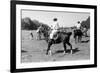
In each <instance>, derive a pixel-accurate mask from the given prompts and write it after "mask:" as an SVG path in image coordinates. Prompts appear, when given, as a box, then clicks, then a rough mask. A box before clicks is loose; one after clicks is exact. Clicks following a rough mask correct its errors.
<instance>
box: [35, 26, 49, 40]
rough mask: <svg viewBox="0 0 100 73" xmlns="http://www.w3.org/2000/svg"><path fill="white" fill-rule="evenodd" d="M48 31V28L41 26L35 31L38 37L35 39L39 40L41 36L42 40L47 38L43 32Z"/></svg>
mask: <svg viewBox="0 0 100 73" xmlns="http://www.w3.org/2000/svg"><path fill="white" fill-rule="evenodd" d="M48 29H50V27H49V26H45V25H41V26H40V27H39V28H38V29H37V31H36V33H37V35H38V36H37V39H39V40H41V37H42V35H43V36H44V38H46V37H47V33H45V32H44V31H43V30H48ZM41 30H42V31H41ZM43 32H44V33H43Z"/></svg>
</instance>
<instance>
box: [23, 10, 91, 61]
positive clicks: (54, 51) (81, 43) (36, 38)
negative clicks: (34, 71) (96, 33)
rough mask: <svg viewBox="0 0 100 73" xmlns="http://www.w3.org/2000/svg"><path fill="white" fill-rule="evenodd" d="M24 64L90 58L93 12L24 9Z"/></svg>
mask: <svg viewBox="0 0 100 73" xmlns="http://www.w3.org/2000/svg"><path fill="white" fill-rule="evenodd" d="M21 14H22V15H21V16H22V17H21V62H22V63H24V62H48V61H52V62H53V61H68V60H73V61H74V60H89V59H90V18H91V17H90V13H86V12H67V11H65V12H63V11H62V12H59V11H45V10H44V11H34V10H21Z"/></svg>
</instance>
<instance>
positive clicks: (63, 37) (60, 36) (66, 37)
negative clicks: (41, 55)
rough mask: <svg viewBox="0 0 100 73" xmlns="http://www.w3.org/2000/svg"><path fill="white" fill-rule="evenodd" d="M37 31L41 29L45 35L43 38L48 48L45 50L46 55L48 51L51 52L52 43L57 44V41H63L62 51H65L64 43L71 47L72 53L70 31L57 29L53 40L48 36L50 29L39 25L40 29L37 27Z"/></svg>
mask: <svg viewBox="0 0 100 73" xmlns="http://www.w3.org/2000/svg"><path fill="white" fill-rule="evenodd" d="M39 31H41V32H42V33H43V35H44V37H45V40H46V41H47V43H48V48H47V52H46V54H47V55H48V54H49V52H50V54H51V50H50V47H51V46H52V45H53V44H59V43H63V47H64V53H67V49H66V44H67V45H69V46H70V48H71V54H72V45H71V43H70V36H71V35H72V32H63V31H59V32H57V33H56V34H57V39H55V40H53V39H50V38H49V35H50V32H51V29H46V28H44V27H41V29H39Z"/></svg>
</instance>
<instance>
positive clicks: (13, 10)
mask: <svg viewBox="0 0 100 73" xmlns="http://www.w3.org/2000/svg"><path fill="white" fill-rule="evenodd" d="M17 4H20V5H37V6H53V7H71V8H86V9H94V24H95V25H94V64H89V65H73V66H57V67H41V68H25V69H16V5H17ZM10 5H11V9H10V10H11V12H10V13H11V14H10V15H11V16H10V17H11V18H10V22H11V23H10V24H11V26H10V28H11V29H10V48H11V50H10V52H11V54H10V58H11V59H10V60H11V61H10V71H11V72H29V71H46V70H61V69H79V68H91V67H97V6H96V5H81V4H64V3H48V2H34V1H11V4H10Z"/></svg>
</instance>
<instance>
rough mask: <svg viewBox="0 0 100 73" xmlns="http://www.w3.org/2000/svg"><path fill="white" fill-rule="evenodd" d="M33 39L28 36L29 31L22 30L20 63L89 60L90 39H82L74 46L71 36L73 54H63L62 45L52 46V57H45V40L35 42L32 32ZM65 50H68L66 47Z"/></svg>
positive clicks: (34, 34)
mask: <svg viewBox="0 0 100 73" xmlns="http://www.w3.org/2000/svg"><path fill="white" fill-rule="evenodd" d="M32 33H33V36H34V37H33V38H32V37H31V36H30V31H25V30H22V36H21V39H22V40H21V62H22V63H24V62H47V61H68V60H85V59H90V41H89V40H90V37H83V38H82V42H81V43H78V44H75V41H74V39H73V37H72V36H71V40H70V41H71V44H72V46H73V54H70V52H69V51H68V53H66V54H64V53H63V50H64V48H63V45H62V43H60V44H54V45H52V47H51V51H52V55H51V56H50V55H46V50H47V43H46V41H45V40H37V39H36V36H37V34H36V32H35V31H32ZM67 49H70V47H69V46H67Z"/></svg>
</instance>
